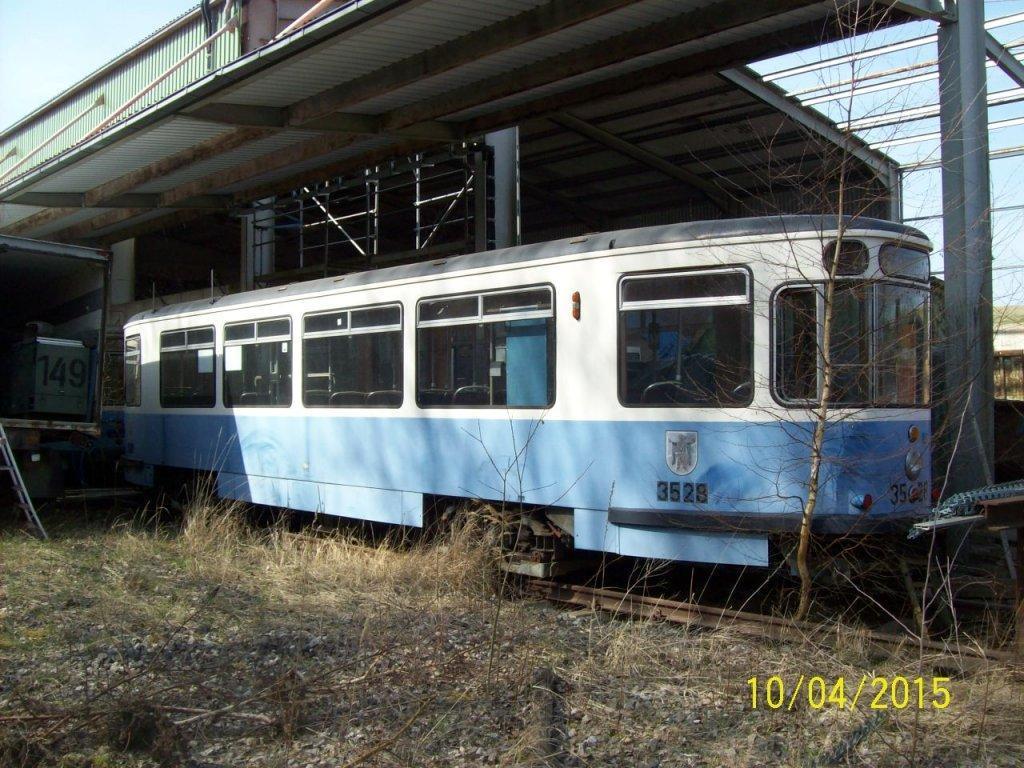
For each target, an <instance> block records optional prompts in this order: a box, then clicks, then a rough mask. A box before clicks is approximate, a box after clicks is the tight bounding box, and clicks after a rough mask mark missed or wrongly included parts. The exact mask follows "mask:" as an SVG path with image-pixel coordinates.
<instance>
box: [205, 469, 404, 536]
mask: <svg viewBox="0 0 1024 768" xmlns="http://www.w3.org/2000/svg"><path fill="white" fill-rule="evenodd" d="M217 495H219V496H221V497H223V498H225V499H236V500H238V501H247V502H249V503H251V504H265V505H267V506H271V507H285V508H287V509H297V510H302V511H304V512H315V513H317V514H321V515H334V516H336V517H351V518H354V519H356V520H369V521H371V522H374V523H392V524H394V525H409V526H413V527H416V528H419V527H421V526H422V525H423V494H421V493H409V492H408V491H389V490H384V489H382V488H361V487H360V486H358V485H336V484H334V483H313V482H309V481H307V480H290V479H288V478H283V477H260V476H258V475H236V474H234V473H232V472H219V473H217Z"/></svg>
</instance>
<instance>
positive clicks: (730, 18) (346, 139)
mask: <svg viewBox="0 0 1024 768" xmlns="http://www.w3.org/2000/svg"><path fill="white" fill-rule="evenodd" d="M811 4H813V3H811V2H808V0H764V2H760V3H754V4H752V3H750V2H749V0H729V2H727V3H725V4H719V5H715V6H710V7H703V8H699V9H697V10H694V11H690V12H687V13H684V14H681V15H679V16H676V17H674V18H673V19H671V20H669V21H667V22H662V23H659V24H657V25H655V28H651V27H645V28H643V29H640V30H636V31H634V32H629V33H625V34H622V35H619V36H617V37H615V38H613V39H611V40H608V41H606V42H602V43H595V44H593V45H589V46H585V47H584V48H582V49H581V50H579V51H577V52H576V53H575V54H574V55H573V56H556V57H552V58H550V59H545V60H543V61H540V62H537V63H536V64H531V65H529V66H527V67H524V68H522V69H520V70H518V73H517V76H515V77H508V76H498V77H493V78H488V79H486V80H484V81H482V82H480V83H473V84H470V85H468V86H466V87H464V88H458V89H455V90H454V91H453V92H451V93H450V94H449V95H448V96H447V97H442V98H433V99H426V100H424V101H422V102H417V103H416V104H413V105H411V106H409V107H405V108H399V109H397V110H394V111H392V112H389V113H386V114H384V115H382V116H380V125H381V128H382V132H383V133H385V134H387V133H389V132H392V131H395V130H396V129H399V128H406V127H409V126H413V125H416V124H418V123H423V122H424V121H430V120H434V119H436V118H439V117H444V116H445V115H448V114H451V113H452V112H455V111H459V110H460V109H464V108H468V107H473V106H477V105H479V104H484V103H487V102H488V101H491V100H493V99H496V98H501V97H502V96H508V95H511V94H514V93H518V92H520V91H522V90H526V89H529V88H533V87H537V86H540V85H546V84H549V83H552V82H557V81H558V80H562V79H564V78H567V77H571V76H572V75H575V74H580V73H582V72H588V71H590V70H592V69H596V68H600V67H602V66H606V65H609V64H614V63H617V62H620V61H622V60H624V59H628V58H630V57H632V56H640V55H643V54H645V53H652V52H655V51H659V50H662V49H664V48H671V47H674V46H677V45H680V44H681V43H684V42H687V41H689V40H696V39H700V38H702V37H705V36H706V35H710V34H713V33H715V32H724V31H726V30H729V29H733V28H735V27H738V26H743V25H745V24H750V23H753V22H757V21H760V20H763V19H765V18H769V17H771V16H772V15H775V14H778V13H782V12H785V11H787V10H792V9H795V8H800V7H804V6H807V5H811ZM356 140H357V139H356V138H354V137H353V136H352V135H349V134H337V135H326V136H322V137H319V138H317V139H311V140H309V141H305V142H303V143H301V144H297V145H295V146H293V147H290V148H288V149H286V150H283V151H278V152H273V153H268V154H267V155H263V156H261V157H257V158H254V159H252V160H249V161H246V162H243V163H240V164H239V165H237V166H235V167H234V168H231V169H229V170H227V171H225V172H221V173H217V174H214V175H211V176H207V177H205V178H203V179H198V180H195V181H192V182H189V183H187V184H184V185H182V187H179V188H178V189H175V190H171V191H170V192H168V193H166V194H165V195H164V201H165V206H168V207H169V206H170V205H172V204H173V203H174V202H177V201H180V200H183V199H186V198H189V197H193V196H195V195H201V194H206V193H208V192H213V191H216V190H218V189H223V188H225V187H227V186H231V185H235V184H240V183H243V182H244V181H246V180H247V179H250V178H253V177H256V176H262V175H264V174H266V173H269V172H271V171H274V170H278V169H281V168H286V167H288V166H290V165H294V164H296V163H302V162H308V161H309V160H313V159H314V158H316V157H319V156H320V155H324V154H328V153H330V152H333V151H336V150H339V149H342V148H344V147H346V146H349V145H351V144H353V143H355V141H356Z"/></svg>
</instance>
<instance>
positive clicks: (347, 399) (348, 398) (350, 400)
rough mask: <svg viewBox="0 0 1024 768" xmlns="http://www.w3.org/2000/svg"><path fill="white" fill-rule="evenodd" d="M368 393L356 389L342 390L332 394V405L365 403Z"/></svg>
mask: <svg viewBox="0 0 1024 768" xmlns="http://www.w3.org/2000/svg"><path fill="white" fill-rule="evenodd" d="M365 404H366V393H365V392H356V391H354V390H344V389H343V390H342V391H340V392H335V393H334V394H333V395H331V405H332V406H338V405H365Z"/></svg>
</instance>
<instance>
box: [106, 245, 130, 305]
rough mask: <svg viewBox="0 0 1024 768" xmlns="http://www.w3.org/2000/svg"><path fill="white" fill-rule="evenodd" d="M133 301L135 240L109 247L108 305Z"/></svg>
mask: <svg viewBox="0 0 1024 768" xmlns="http://www.w3.org/2000/svg"><path fill="white" fill-rule="evenodd" d="M130 301H135V238H134V237H133V238H131V239H129V240H122V241H121V242H119V243H114V244H113V245H112V246H110V303H111V304H114V305H117V304H127V303H128V302H130Z"/></svg>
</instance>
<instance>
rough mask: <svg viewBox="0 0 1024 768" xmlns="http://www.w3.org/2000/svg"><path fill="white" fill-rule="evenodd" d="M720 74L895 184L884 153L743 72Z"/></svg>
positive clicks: (726, 71)
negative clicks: (872, 148)
mask: <svg viewBox="0 0 1024 768" xmlns="http://www.w3.org/2000/svg"><path fill="white" fill-rule="evenodd" d="M720 74H721V75H722V77H724V78H725V79H726V80H728V81H729V82H730V83H733V84H735V85H737V86H739V87H740V88H742V89H743V90H745V91H746V92H747V93H749V94H750V95H751V96H753V97H754V98H756V99H759V100H760V101H763V102H764V103H765V104H767V105H768V106H770V107H771V108H772V109H775V110H778V111H779V112H781V113H782V114H784V115H785V116H786V117H788V118H789V119H790V120H792V121H793V122H795V123H797V124H799V125H801V126H803V127H804V128H805V129H807V130H808V131H810V132H811V133H812V134H815V135H817V136H818V137H820V138H822V139H825V140H826V141H828V142H829V143H830V144H833V145H835V146H836V147H838V148H840V149H842V150H844V151H846V152H848V153H849V154H850V155H852V156H853V157H856V158H857V159H858V160H860V161H861V162H862V163H864V165H866V166H868V167H869V168H870V169H871V170H872V171H873V172H874V173H875V175H877V176H878V178H879V179H881V180H882V181H883V182H884V183H885V184H886V185H889V184H890V182H891V181H892V173H893V171H894V170H895V169H896V167H897V166H896V164H895V163H894V162H892V161H891V160H888V159H887V158H886V157H885V156H884V155H882V154H881V153H879V152H874V151H872V150H871V149H869V148H868V147H867V146H865V145H864V144H863V143H862V142H861V141H860V140H858V139H857V138H855V137H853V136H851V135H850V134H849V133H844V132H843V131H841V130H839V129H838V128H837V127H836V126H835V125H833V124H832V123H831V122H830V121H829V120H827V119H826V118H824V117H821V116H820V115H818V114H817V113H815V112H813V111H812V110H810V109H808V108H807V107H804V106H801V105H800V104H799V103H797V102H796V101H794V100H792V99H790V98H789V97H787V96H786V95H785V94H783V93H782V92H781V91H779V90H778V89H777V88H774V87H772V86H770V85H766V84H765V83H763V82H761V81H760V80H759V79H758V78H756V77H754V76H752V75H750V74H748V73H747V72H745V71H743V70H740V69H726V70H723V71H722V72H721V73H720Z"/></svg>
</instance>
